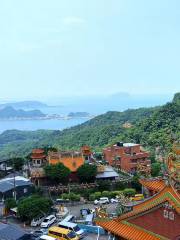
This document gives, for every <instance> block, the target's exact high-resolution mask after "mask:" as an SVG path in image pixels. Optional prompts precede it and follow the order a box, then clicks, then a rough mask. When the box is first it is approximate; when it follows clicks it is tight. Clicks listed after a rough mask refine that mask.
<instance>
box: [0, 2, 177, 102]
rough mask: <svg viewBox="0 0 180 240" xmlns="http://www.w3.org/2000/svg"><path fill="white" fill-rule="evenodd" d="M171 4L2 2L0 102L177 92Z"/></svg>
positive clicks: (174, 15)
mask: <svg viewBox="0 0 180 240" xmlns="http://www.w3.org/2000/svg"><path fill="white" fill-rule="evenodd" d="M179 9H180V2H179V1H178V0H173V1H170V0H159V1H155V0H152V1H150V2H147V1H143V0H137V1H133V0H129V1H127V0H111V1H110V0H107V1H104V0H99V1H96V0H87V1H84V0H76V1H74V0H62V1H58V0H53V1H49V0H39V1H35V0H31V1H23V0H18V1H14V0H6V1H3V2H1V4H0V66H1V67H0V82H1V88H0V97H1V99H3V98H4V99H15V98H19V99H52V98H53V97H55V98H57V97H65V96H66V97H68V96H76V95H77V96H82V95H93V94H94V95H98V94H99V95H103V94H104V95H110V94H114V93H116V92H129V93H130V94H136V93H137V94H159V95H161V94H173V93H175V92H177V91H178V90H179V89H180V81H179V78H180V70H179V56H180V45H179V42H180V28H179V24H180V14H179Z"/></svg>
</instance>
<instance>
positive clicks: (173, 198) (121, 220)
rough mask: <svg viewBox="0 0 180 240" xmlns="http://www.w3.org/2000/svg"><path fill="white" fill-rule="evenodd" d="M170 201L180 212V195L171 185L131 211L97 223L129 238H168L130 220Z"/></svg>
mask: <svg viewBox="0 0 180 240" xmlns="http://www.w3.org/2000/svg"><path fill="white" fill-rule="evenodd" d="M167 201H168V202H169V203H170V204H171V205H172V206H173V207H174V209H175V210H176V211H177V213H179V214H180V195H179V194H178V192H177V191H176V190H175V189H174V188H172V187H171V186H166V187H165V188H164V189H163V190H161V191H160V192H159V193H157V194H156V195H154V196H153V197H152V198H149V199H148V200H146V201H144V202H141V203H140V204H138V205H135V206H134V207H133V210H132V211H131V212H128V213H126V214H123V215H121V216H120V217H118V218H116V219H114V220H111V221H110V220H109V221H107V220H106V219H104V221H103V219H101V220H99V221H97V222H96V224H97V225H99V226H101V227H103V228H105V229H106V230H107V231H110V232H111V233H113V234H115V235H117V236H120V237H122V238H125V239H129V240H139V239H146V240H154V239H166V238H164V237H163V236H159V235H157V234H154V233H153V232H150V231H147V230H145V229H143V228H141V227H138V226H136V225H134V224H131V223H129V222H128V220H130V219H131V218H134V217H137V216H138V215H142V214H146V212H147V211H149V210H151V209H153V208H155V207H157V206H158V205H161V204H162V203H164V202H167Z"/></svg>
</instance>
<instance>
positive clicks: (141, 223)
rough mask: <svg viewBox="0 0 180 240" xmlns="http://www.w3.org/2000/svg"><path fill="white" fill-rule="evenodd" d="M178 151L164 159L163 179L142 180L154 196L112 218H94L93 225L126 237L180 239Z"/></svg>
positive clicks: (120, 236) (152, 239)
mask: <svg viewBox="0 0 180 240" xmlns="http://www.w3.org/2000/svg"><path fill="white" fill-rule="evenodd" d="M179 153H180V151H179V150H175V152H174V153H172V154H170V155H169V157H168V160H167V166H168V170H167V176H166V179H165V180H164V182H163V180H161V179H159V180H158V179H156V180H141V183H142V184H143V186H144V187H146V188H147V189H149V190H150V191H154V193H155V194H154V195H153V196H152V197H150V198H148V199H146V200H145V201H143V202H141V203H139V204H137V205H134V206H133V209H132V210H131V211H129V212H126V213H124V214H122V215H121V216H119V217H118V218H115V219H114V220H108V219H107V218H101V219H97V221H96V224H97V225H99V226H101V227H103V228H104V229H105V230H107V231H108V232H109V233H111V234H112V235H113V236H114V239H128V240H141V239H145V240H158V239H159V240H160V239H161V240H165V239H166V240H167V239H172V240H179V239H180V155H179Z"/></svg>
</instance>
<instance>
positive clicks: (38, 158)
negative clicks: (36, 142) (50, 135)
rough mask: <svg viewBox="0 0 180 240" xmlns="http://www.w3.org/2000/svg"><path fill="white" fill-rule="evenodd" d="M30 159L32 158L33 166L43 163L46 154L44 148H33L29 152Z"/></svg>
mask: <svg viewBox="0 0 180 240" xmlns="http://www.w3.org/2000/svg"><path fill="white" fill-rule="evenodd" d="M31 160H32V165H33V166H34V167H40V166H42V165H43V164H45V163H46V162H47V160H46V154H45V152H44V149H41V148H36V149H33V150H32V153H31Z"/></svg>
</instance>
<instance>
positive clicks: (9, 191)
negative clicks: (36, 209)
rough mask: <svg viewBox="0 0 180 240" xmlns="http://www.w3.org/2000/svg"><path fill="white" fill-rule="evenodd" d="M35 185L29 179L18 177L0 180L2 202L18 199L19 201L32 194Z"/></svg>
mask: <svg viewBox="0 0 180 240" xmlns="http://www.w3.org/2000/svg"><path fill="white" fill-rule="evenodd" d="M32 186H33V184H32V183H31V182H30V181H29V179H27V178H24V177H21V176H16V177H14V178H13V177H12V178H4V179H2V180H0V200H1V201H2V200H5V199H7V198H16V199H17V200H18V199H20V198H21V197H24V196H29V195H30V194H31V193H32Z"/></svg>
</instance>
